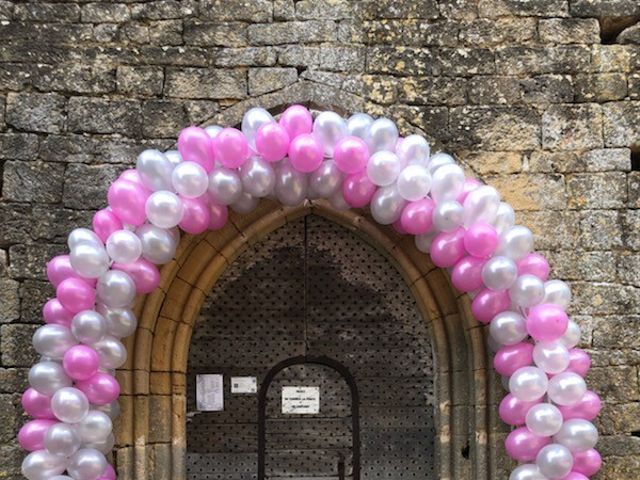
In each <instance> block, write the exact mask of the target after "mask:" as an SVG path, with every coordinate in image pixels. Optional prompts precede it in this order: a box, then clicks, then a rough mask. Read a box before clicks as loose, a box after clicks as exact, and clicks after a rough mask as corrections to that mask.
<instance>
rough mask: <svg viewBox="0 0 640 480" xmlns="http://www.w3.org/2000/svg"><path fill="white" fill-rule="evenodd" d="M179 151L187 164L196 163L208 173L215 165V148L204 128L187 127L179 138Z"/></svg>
mask: <svg viewBox="0 0 640 480" xmlns="http://www.w3.org/2000/svg"><path fill="white" fill-rule="evenodd" d="M178 151H179V152H180V156H181V157H182V160H183V161H185V162H195V163H197V164H199V165H200V166H201V167H202V168H204V169H205V170H206V171H207V173H208V172H210V171H211V170H213V167H214V165H215V158H214V148H213V145H212V140H211V137H210V136H209V134H208V133H207V132H206V130H205V129H204V128H200V127H193V126H191V127H187V128H185V129H184V130H182V131H181V132H180V135H179V136H178Z"/></svg>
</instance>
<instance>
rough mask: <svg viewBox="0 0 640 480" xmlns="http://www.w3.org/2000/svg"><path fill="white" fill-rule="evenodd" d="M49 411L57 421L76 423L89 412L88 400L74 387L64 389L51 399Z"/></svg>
mask: <svg viewBox="0 0 640 480" xmlns="http://www.w3.org/2000/svg"><path fill="white" fill-rule="evenodd" d="M51 411H52V412H53V414H54V415H55V416H56V418H57V419H58V420H60V421H61V422H65V423H78V422H79V421H80V420H82V419H83V418H84V417H85V416H86V415H87V413H88V412H89V400H87V397H86V396H85V394H84V393H82V392H81V391H80V390H78V389H77V388H74V387H64V388H61V389H60V390H58V391H57V392H56V393H55V394H54V395H53V397H51Z"/></svg>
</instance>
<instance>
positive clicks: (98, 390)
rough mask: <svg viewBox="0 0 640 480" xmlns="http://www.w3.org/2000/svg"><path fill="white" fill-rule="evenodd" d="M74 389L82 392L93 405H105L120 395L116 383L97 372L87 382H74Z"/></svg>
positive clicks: (107, 375) (105, 374) (112, 378)
mask: <svg viewBox="0 0 640 480" xmlns="http://www.w3.org/2000/svg"><path fill="white" fill-rule="evenodd" d="M76 388H78V389H79V390H80V391H82V393H84V394H85V395H86V396H87V398H88V399H89V401H90V402H91V403H93V404H94V405H106V404H107V403H111V402H113V401H114V400H116V399H117V398H118V395H120V385H119V384H118V381H117V380H116V379H115V378H114V377H113V376H111V375H109V374H108V373H103V372H98V373H96V374H95V375H93V376H92V377H91V378H89V379H87V380H82V381H79V382H76Z"/></svg>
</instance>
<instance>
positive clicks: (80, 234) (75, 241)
mask: <svg viewBox="0 0 640 480" xmlns="http://www.w3.org/2000/svg"><path fill="white" fill-rule="evenodd" d="M81 243H89V244H92V245H95V246H98V247H101V246H102V240H100V237H98V235H97V234H96V233H95V232H94V231H93V230H89V229H88V228H75V229H73V230H71V233H70V234H69V236H68V237H67V246H68V247H69V251H71V250H73V249H74V248H76V247H77V246H78V245H80V244H81Z"/></svg>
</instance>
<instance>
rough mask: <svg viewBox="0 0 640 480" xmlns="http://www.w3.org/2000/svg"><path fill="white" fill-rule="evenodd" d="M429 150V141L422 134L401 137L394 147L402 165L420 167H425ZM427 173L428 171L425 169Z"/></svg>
mask: <svg viewBox="0 0 640 480" xmlns="http://www.w3.org/2000/svg"><path fill="white" fill-rule="evenodd" d="M429 152H430V149H429V143H428V142H427V140H426V139H425V138H424V137H423V136H422V135H409V136H408V137H406V138H404V139H402V141H401V142H400V145H399V146H398V148H397V149H396V154H397V155H398V158H399V159H400V161H402V163H403V164H404V165H420V166H422V167H426V166H427V164H428V163H429ZM427 173H429V172H428V171H427ZM407 200H409V199H407Z"/></svg>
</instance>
